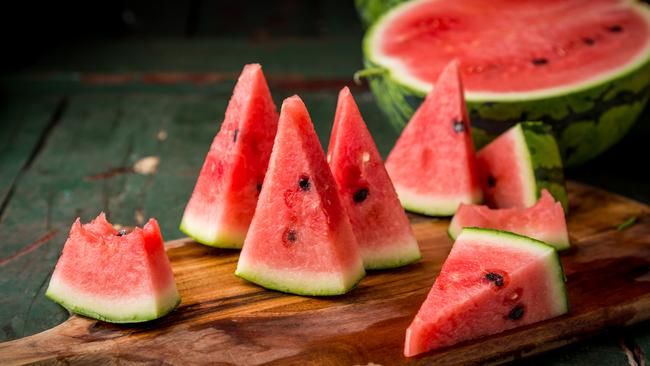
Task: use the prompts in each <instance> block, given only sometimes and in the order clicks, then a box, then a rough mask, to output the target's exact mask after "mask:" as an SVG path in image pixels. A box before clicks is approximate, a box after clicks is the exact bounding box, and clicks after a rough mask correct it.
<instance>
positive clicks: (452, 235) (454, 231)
mask: <svg viewBox="0 0 650 366" xmlns="http://www.w3.org/2000/svg"><path fill="white" fill-rule="evenodd" d="M452 223H453V220H452V222H451V223H450V224H449V226H448V228H447V236H448V237H449V239H450V240H451V241H452V243H453V242H455V241H456V238H458V235H460V232H461V231H462V230H463V229H464V228H463V227H461V226H460V225H454V226H452ZM466 228H469V226H468V227H466ZM490 230H495V231H502V232H506V233H507V232H508V231H504V230H497V229H490ZM513 234H515V235H519V234H516V233H513ZM520 236H524V237H526V236H525V235H520ZM531 239H534V240H537V241H540V242H542V243H544V244H546V245H550V246H552V247H554V248H555V249H556V250H558V251H563V250H567V249H569V248H571V243H570V242H569V240H568V239H567V240H557V241H554V242H552V243H551V242H545V241H543V240H539V239H535V238H531Z"/></svg>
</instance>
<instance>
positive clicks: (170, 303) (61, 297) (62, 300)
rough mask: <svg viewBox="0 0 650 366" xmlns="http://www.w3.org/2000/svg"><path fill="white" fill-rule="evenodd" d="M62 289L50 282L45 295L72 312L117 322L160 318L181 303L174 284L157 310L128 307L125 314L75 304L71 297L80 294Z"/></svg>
mask: <svg viewBox="0 0 650 366" xmlns="http://www.w3.org/2000/svg"><path fill="white" fill-rule="evenodd" d="M61 291H63V292H66V291H65V290H63V289H62V288H61V286H56V285H53V283H52V282H50V286H49V287H48V289H47V291H46V292H45V296H46V297H47V298H49V299H50V300H52V301H54V302H56V303H58V304H59V305H61V306H63V307H64V308H66V309H67V310H68V311H70V312H71V313H75V314H79V315H83V316H86V317H89V318H93V319H97V320H101V321H104V322H108V323H116V324H125V323H143V322H148V321H151V320H155V319H159V318H161V317H163V316H165V315H167V314H169V313H171V312H172V311H173V310H174V309H176V307H178V305H179V304H180V303H181V298H180V295H179V294H178V291H177V290H176V287H175V285H173V286H170V289H169V290H168V291H169V293H168V294H166V296H163V297H162V299H165V300H167V301H166V303H163V304H162V305H161V306H159V308H158V309H157V311H153V312H152V311H136V312H131V313H129V312H128V309H127V311H125V312H124V313H123V314H118V313H115V314H109V313H107V312H101V311H95V310H93V309H91V308H90V307H88V306H80V305H77V304H75V303H76V302H77V301H75V300H74V299H72V300H70V298H74V297H75V296H78V295H75V294H74V293H73V291H70V292H69V293H67V294H64V293H59V292H61ZM107 302H111V300H107ZM118 308H121V307H116V310H119V309H118Z"/></svg>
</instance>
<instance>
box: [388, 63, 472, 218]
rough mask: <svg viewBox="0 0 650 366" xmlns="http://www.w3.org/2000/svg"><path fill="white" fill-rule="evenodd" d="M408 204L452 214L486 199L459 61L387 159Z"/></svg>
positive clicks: (428, 211) (412, 208) (416, 208)
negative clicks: (462, 205) (471, 133)
mask: <svg viewBox="0 0 650 366" xmlns="http://www.w3.org/2000/svg"><path fill="white" fill-rule="evenodd" d="M386 170H388V174H389V175H390V177H391V179H392V180H393V184H394V185H395V189H396V190H397V194H398V196H399V199H400V201H401V202H402V205H403V206H404V207H405V208H406V209H407V210H409V211H413V212H417V213H421V214H425V215H431V216H450V215H453V214H454V212H456V209H457V208H458V205H459V204H460V203H478V202H480V201H481V199H482V193H481V187H480V185H479V180H478V174H477V172H476V158H475V154H474V145H473V143H472V138H471V135H470V123H469V119H468V117H467V110H466V109H465V101H464V99H463V85H462V83H461V80H460V76H459V74H458V63H456V62H451V63H450V64H449V66H447V68H446V69H445V71H444V72H443V73H442V74H441V75H440V79H439V80H438V83H437V87H436V88H435V89H434V90H433V91H432V92H431V93H429V95H428V96H427V98H426V100H425V101H424V103H423V104H422V105H421V106H420V107H419V108H418V110H417V112H416V113H415V114H414V115H413V117H412V118H411V120H410V121H409V123H408V125H407V126H406V128H404V131H403V132H402V135H401V136H400V137H399V139H398V140H397V142H396V143H395V146H394V147H393V150H392V151H391V152H390V154H389V155H388V158H387V159H386Z"/></svg>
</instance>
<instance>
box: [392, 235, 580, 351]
mask: <svg viewBox="0 0 650 366" xmlns="http://www.w3.org/2000/svg"><path fill="white" fill-rule="evenodd" d="M568 308H569V305H568V298H567V293H566V288H565V286H564V274H563V271H562V265H561V263H560V259H559V257H558V254H557V252H556V250H555V249H554V248H553V247H551V246H549V245H546V244H544V243H542V242H540V241H537V240H535V239H531V238H528V237H525V236H520V235H516V234H512V233H508V232H505V231H496V230H491V229H479V228H467V229H463V231H462V232H461V233H460V235H459V236H458V239H457V240H456V242H455V243H454V246H453V247H452V249H451V253H450V254H449V257H448V258H447V260H446V261H445V263H444V264H443V266H442V269H441V270H440V274H439V275H438V277H437V278H436V281H435V283H434V284H433V287H432V288H431V291H430V292H429V295H428V296H427V298H426V300H425V301H424V303H423V304H422V306H421V307H420V310H419V311H418V313H417V315H416V316H415V318H414V319H413V322H412V323H411V325H410V326H409V327H408V329H407V330H406V341H405V343H404V355H405V356H406V357H411V356H415V355H417V354H420V353H423V352H426V351H429V350H432V349H437V348H442V347H448V346H451V345H454V344H457V343H459V342H463V341H467V340H470V339H476V338H479V337H484V336H487V335H492V334H497V333H500V332H503V331H505V330H507V329H511V328H515V327H519V326H522V325H526V324H531V323H535V322H539V321H542V320H545V319H549V318H552V317H556V316H559V315H561V314H564V313H566V312H567V311H568Z"/></svg>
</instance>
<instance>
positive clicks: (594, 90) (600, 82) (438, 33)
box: [362, 0, 650, 165]
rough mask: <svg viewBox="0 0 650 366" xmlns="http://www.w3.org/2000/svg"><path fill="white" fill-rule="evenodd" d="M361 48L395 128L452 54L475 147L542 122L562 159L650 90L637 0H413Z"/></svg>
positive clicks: (578, 151)
mask: <svg viewBox="0 0 650 366" xmlns="http://www.w3.org/2000/svg"><path fill="white" fill-rule="evenodd" d="M376 2H378V1H373V2H370V1H369V2H368V3H376ZM380 2H383V3H389V2H391V1H380ZM392 3H394V2H392ZM363 51H364V56H365V59H366V66H367V69H366V70H365V71H363V72H362V74H365V75H372V76H371V78H370V86H371V88H372V90H373V92H374V93H375V95H376V96H377V99H378V101H379V105H380V107H381V108H382V109H383V110H384V111H385V112H386V113H387V115H388V116H389V118H390V120H391V122H393V123H394V125H396V126H397V127H399V128H401V127H402V126H404V124H405V123H406V121H408V119H409V118H410V116H411V115H412V114H413V113H414V111H415V109H416V108H417V107H418V106H419V105H420V104H421V103H422V101H423V99H424V97H425V96H426V95H427V93H429V92H430V90H431V89H432V87H433V86H434V85H435V82H436V79H437V78H438V76H439V75H440V74H441V73H442V70H443V69H444V68H445V66H446V65H447V63H448V62H449V61H451V60H453V59H459V60H460V61H461V74H462V75H463V81H464V84H465V90H466V97H467V101H468V107H469V113H470V117H471V120H472V124H473V127H474V131H473V132H474V133H475V135H474V137H475V138H476V139H477V140H476V141H477V144H478V145H479V146H482V145H483V143H484V142H485V141H486V140H489V139H490V138H493V137H494V136H496V135H498V134H499V133H500V132H503V131H504V130H505V129H507V128H509V127H511V126H512V125H514V124H515V123H517V122H519V121H525V120H534V121H536V120H539V121H543V122H545V123H548V124H550V125H551V126H552V127H553V129H554V130H555V132H556V134H557V136H558V138H559V142H560V147H561V151H562V153H563V157H564V158H565V161H566V162H567V164H568V165H574V164H579V163H581V162H584V161H586V160H589V159H591V158H593V157H594V156H596V155H598V154H599V153H601V152H602V151H604V150H606V149H607V148H608V147H609V146H611V145H612V144H613V143H614V142H616V141H617V140H618V139H620V138H621V137H622V136H623V135H624V134H625V133H626V132H627V131H628V130H629V128H630V127H631V126H632V124H633V123H634V122H635V121H636V119H637V117H638V116H639V114H640V113H641V111H642V110H643V107H644V105H645V104H646V102H647V100H648V96H649V95H650V94H649V93H648V91H649V90H650V7H649V6H648V5H647V4H644V3H643V2H641V1H634V0H595V1H592V0H559V1H558V0H553V1H548V0H530V1H509V0H493V1H483V0H414V1H408V2H404V3H403V4H401V5H398V6H396V7H394V8H392V9H391V10H390V11H388V12H387V13H385V14H384V16H382V17H381V18H380V19H379V20H377V22H376V23H375V24H374V25H373V27H372V28H370V29H369V31H368V32H367V33H366V36H365V38H364V50H363Z"/></svg>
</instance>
